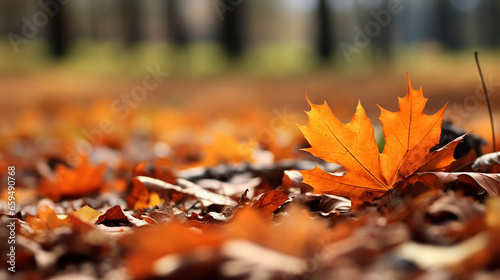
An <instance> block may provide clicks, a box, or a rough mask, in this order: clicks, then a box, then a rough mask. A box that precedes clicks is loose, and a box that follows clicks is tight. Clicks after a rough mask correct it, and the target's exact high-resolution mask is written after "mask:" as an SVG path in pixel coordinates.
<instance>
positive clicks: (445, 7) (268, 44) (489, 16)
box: [0, 0, 500, 147]
mask: <svg viewBox="0 0 500 280" xmlns="http://www.w3.org/2000/svg"><path fill="white" fill-rule="evenodd" d="M0 35H1V37H0V38H1V40H0V92H1V94H0V110H1V112H2V116H3V117H2V119H3V120H2V123H3V124H2V128H1V131H2V134H3V135H10V136H11V137H19V135H21V136H23V137H33V136H36V137H38V138H39V137H41V136H43V135H45V136H47V137H48V135H56V136H57V137H67V138H69V139H73V140H74V139H86V140H87V141H89V142H92V141H91V140H92V139H89V138H92V137H87V136H86V134H85V133H82V129H83V130H84V129H87V131H92V129H94V128H95V127H100V126H99V125H100V121H102V120H103V119H104V118H106V119H110V120H111V121H112V122H113V124H114V125H116V129H113V130H112V132H111V133H109V135H113V137H115V136H116V135H119V136H120V135H121V137H126V136H127V135H128V133H129V132H127V131H129V130H130V131H132V132H131V133H151V132H155V131H156V130H158V131H156V137H157V138H158V137H159V138H160V139H164V140H165V141H167V140H168V141H174V140H172V139H170V138H169V137H170V136H165V135H164V134H165V130H168V128H169V127H172V126H176V124H179V123H189V125H192V123H193V122H194V121H191V122H188V121H186V115H187V114H189V115H190V116H191V117H192V116H193V115H195V116H197V118H198V119H204V120H207V119H209V120H222V121H220V122H219V121H217V122H216V123H215V124H213V123H211V125H212V126H210V127H213V129H214V130H220V131H223V132H225V133H229V134H235V135H237V136H238V138H240V139H242V138H248V137H249V136H250V135H254V136H255V135H259V131H260V132H262V129H263V128H262V127H264V128H269V127H271V126H273V124H270V120H272V119H273V118H280V117H281V118H282V119H281V121H282V124H283V126H281V127H280V129H282V128H283V127H285V126H286V127H289V129H290V130H293V131H297V129H296V127H295V122H299V123H305V121H306V116H305V114H303V113H302V110H304V109H308V105H307V102H306V100H305V98H304V93H305V92H307V94H308V96H309V97H310V99H311V100H312V101H313V102H315V103H320V102H322V101H323V100H327V101H328V103H329V105H330V106H331V107H332V111H333V112H334V113H335V114H336V115H338V116H339V118H340V119H341V120H343V121H348V120H349V118H350V117H351V115H352V114H353V113H354V110H355V106H356V103H357V102H358V100H359V99H361V101H362V103H363V105H364V106H365V109H366V110H367V113H368V115H369V116H370V117H371V118H372V120H373V121H374V123H375V125H377V122H378V120H377V118H378V115H379V113H380V111H379V109H378V108H377V107H376V105H375V104H380V105H381V106H383V107H385V108H387V109H390V110H396V109H397V98H396V96H404V95H405V94H406V92H407V87H408V84H407V78H406V75H405V73H409V75H410V77H411V79H412V83H413V86H414V87H415V88H418V87H419V86H420V85H423V89H424V95H425V96H426V97H429V98H430V102H429V104H428V108H427V109H428V113H431V112H432V113H433V112H435V111H436V110H438V109H439V108H441V107H443V106H444V104H445V103H446V102H450V103H449V104H448V109H447V111H446V118H448V119H451V120H452V121H453V122H454V123H455V124H456V125H458V126H460V127H463V128H464V129H466V130H474V131H475V132H477V133H479V134H481V135H483V136H484V137H485V138H486V139H490V135H489V131H490V129H489V124H488V121H487V120H488V119H487V110H486V106H485V102H484V97H483V95H482V94H483V92H482V88H481V84H480V82H479V75H478V72H477V68H476V65H475V62H474V57H473V52H474V51H476V50H478V51H479V53H480V60H481V65H482V68H483V73H484V75H485V80H486V83H487V85H488V88H489V91H490V95H491V98H492V101H493V109H494V111H495V115H496V117H498V115H499V112H500V106H499V105H498V104H499V102H498V100H499V98H498V93H499V92H500V66H499V63H498V62H499V61H500V56H499V54H500V52H499V51H500V48H499V44H500V2H499V1H495V0H477V1H466V0H434V1H431V0H421V1H410V0H400V1H398V0H316V1H313V0H311V1H304V0H251V1H250V0H169V1H160V0H147V1H139V0H126V1H117V0H109V1H97V0H64V1H63V0H61V1H55V0H41V1H11V0H8V1H2V2H1V3H0ZM152 71H153V72H154V71H156V72H157V75H156V76H155V77H153V78H154V79H152V81H154V82H155V84H154V85H155V86H154V87H153V86H151V87H146V85H145V84H144V80H145V79H146V78H147V77H148V75H152V74H151V73H152ZM167 73H168V74H167ZM158 75H159V76H158ZM138 86H139V87H141V86H142V87H146V88H147V89H146V90H144V91H143V93H142V94H141V95H140V96H139V93H138V92H135V93H134V89H137V87H138ZM134 94H135V95H134ZM120 109H121V110H120ZM120 112H121V113H120ZM125 112H127V113H125ZM158 112H161V114H160V113H158ZM172 112H176V113H175V114H173V113H172ZM256 112H260V113H258V114H257V113H256ZM276 112H281V113H276ZM283 112H287V114H285V115H286V116H287V117H286V119H285V120H283V114H284V113H283ZM259 114H260V115H259ZM255 115H258V116H255ZM249 116H253V117H249ZM255 119H258V120H259V121H255V122H254V123H257V124H255V127H254V128H253V129H249V128H248V127H246V129H247V130H248V131H245V132H241V130H242V127H241V125H239V124H238V122H242V121H245V120H247V121H248V120H255ZM497 119H498V121H497V122H498V123H500V119H499V118H497ZM249 122H251V121H249ZM204 125H206V126H207V125H208V124H207V123H205V124H204ZM271 128H272V127H271ZM243 130H244V129H243ZM272 130H273V132H276V130H277V129H272ZM102 131H103V129H101V132H102ZM183 131H184V132H183V133H186V132H185V130H183ZM181 134H182V133H181ZM103 135H105V138H106V135H107V133H106V132H103ZM187 135H192V134H189V133H188V134H187ZM91 136H92V134H91ZM85 137H87V138H85ZM110 137H111V136H110ZM262 137H264V136H262ZM94 138H96V137H94ZM6 139H7V140H6ZM8 139H9V138H8V137H7V138H4V139H3V140H2V141H3V142H2V144H3V146H4V147H5V146H6V145H7V144H8V141H9V140H8ZM258 140H262V139H258ZM260 142H262V141H260ZM169 144H170V143H169Z"/></svg>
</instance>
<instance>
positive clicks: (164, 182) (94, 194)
mask: <svg viewBox="0 0 500 280" xmlns="http://www.w3.org/2000/svg"><path fill="white" fill-rule="evenodd" d="M404 94H405V93H404V92H402V93H401V94H400V95H401V96H403V95H404ZM412 94H415V96H417V95H418V94H421V91H419V90H413V88H412V87H411V85H410V90H409V91H408V95H407V98H405V99H403V98H402V99H400V102H403V103H404V102H408V103H406V105H405V104H403V105H402V103H400V110H401V111H400V112H399V113H392V112H388V111H384V110H383V114H382V116H384V114H385V118H386V120H385V123H384V120H382V123H383V125H386V124H387V123H391V122H393V121H394V115H391V113H392V114H396V115H397V114H399V115H401V116H403V117H402V118H401V119H400V120H401V124H399V125H394V127H396V128H398V129H396V130H398V132H391V133H390V132H387V131H386V128H387V127H384V128H383V131H379V132H383V133H384V134H385V138H386V139H385V140H386V143H385V144H384V143H383V142H381V141H380V138H381V137H375V135H374V133H375V132H377V130H375V131H374V130H373V128H372V125H371V123H369V120H368V119H367V118H366V115H363V114H364V111H363V110H362V108H360V109H359V110H358V111H357V112H356V114H355V117H354V118H353V120H352V121H351V123H350V124H341V123H340V122H339V123H335V120H336V119H335V117H334V116H333V115H329V114H331V112H330V113H328V110H329V108H327V106H326V105H313V104H311V106H312V108H313V110H312V111H311V112H309V113H308V115H309V123H308V124H307V125H306V126H303V127H302V128H301V130H302V132H303V133H304V135H302V133H301V131H300V130H299V129H297V128H296V127H294V125H293V122H292V120H291V119H290V118H288V115H287V111H286V109H285V110H278V109H276V110H272V111H271V112H267V111H259V110H257V109H256V108H253V109H252V110H248V111H239V112H230V113H229V114H228V115H220V114H218V115H213V116H212V117H210V118H209V117H207V116H206V115H205V116H202V113H200V112H198V113H196V112H194V111H189V112H187V111H181V110H179V109H176V108H162V109H158V110H155V111H151V112H148V114H146V115H143V116H138V115H135V114H133V113H130V114H126V115H125V114H124V116H123V118H122V119H120V121H119V122H117V121H113V119H111V120H109V119H108V116H107V114H109V111H110V110H109V108H110V105H109V104H108V103H96V104H93V105H92V107H91V108H90V109H89V110H88V111H86V112H75V111H73V110H71V108H66V107H57V108H51V110H50V112H46V113H45V114H41V113H33V114H31V115H29V114H28V115H26V116H23V118H20V119H18V120H16V123H14V124H13V126H12V127H15V129H11V130H10V131H8V132H9V133H7V134H6V136H5V137H4V138H3V139H2V140H1V142H0V143H1V144H2V154H1V158H0V174H1V175H2V178H3V179H2V186H3V187H2V193H1V201H0V212H1V215H0V221H1V228H0V236H1V238H0V239H1V243H0V251H1V252H2V255H1V258H2V263H1V264H0V267H1V268H2V270H1V271H0V278H2V279H5V278H7V277H9V279H72V278H75V279H76V278H77V279H160V278H166V279H372V278H376V279H469V278H473V279H497V278H498V277H500V263H499V261H498V260H499V257H500V237H499V236H500V198H498V197H497V195H498V194H499V193H500V182H499V181H500V180H499V177H498V167H499V161H500V160H499V156H498V154H489V155H487V157H486V158H484V157H482V158H480V160H478V157H479V156H480V155H481V147H482V146H483V144H484V143H485V141H484V140H483V139H481V138H479V137H477V136H475V135H474V134H471V133H470V134H467V135H465V136H463V135H464V134H465V132H464V131H462V130H461V129H460V128H457V127H454V126H452V125H451V124H450V123H448V122H446V121H445V122H443V123H442V124H441V122H442V119H443V114H442V113H437V115H434V116H427V115H424V114H423V107H422V106H420V105H421V103H418V102H417V101H415V100H420V101H421V99H417V97H415V99H412V98H413V95H412ZM395 98H396V97H395V96H394V99H395ZM418 98H423V97H420V96H419V97H418ZM408 100H410V101H408ZM414 101H415V103H413V102H414ZM420 101H419V102H420ZM305 102H306V101H305V100H304V103H305ZM430 102H432V99H431V101H430ZM409 104H410V105H411V104H420V105H419V106H409ZM423 104H424V105H423V106H425V102H423ZM325 106H326V107H325ZM405 106H407V107H408V108H410V109H409V112H406V111H405V108H406V107H405ZM417 107H418V108H417ZM415 108H417V109H418V110H416V111H415ZM129 109H130V110H131V109H133V108H129ZM420 109H421V111H419V110H420ZM315 110H316V111H315ZM131 111H132V110H131ZM288 113H290V112H288ZM399 115H398V116H399ZM417 116H418V117H419V118H420V119H423V121H422V120H420V121H419V122H417V121H416V120H417V119H418V118H417ZM436 116H437V117H436ZM365 118H366V119H365ZM382 118H383V117H381V119H382ZM429 118H431V119H432V118H434V119H433V121H429ZM55 119H57V120H63V121H62V122H58V123H57V124H54V123H53V122H54V120H55ZM103 120H104V121H103ZM405 120H412V121H413V122H417V123H413V124H411V121H410V122H409V123H410V124H408V125H406V122H405ZM320 121H321V122H320ZM77 124H78V125H77ZM82 124H86V125H83V126H84V127H86V128H85V129H84V130H81V125H82ZM89 124H95V125H94V126H92V125H89ZM290 124H291V125H290ZM47 125H49V126H51V127H52V128H53V129H52V131H53V134H52V135H44V134H43V133H42V132H41V131H42V130H43V128H44V127H46V126H47ZM318 125H319V126H318ZM426 126H429V127H430V128H429V130H428V131H425V127H426ZM394 127H393V128H394ZM405 129H406V130H405ZM413 129H416V130H418V132H419V133H413V132H414V131H416V130H413ZM68 131H70V132H74V133H76V134H78V133H81V134H83V135H84V136H85V137H86V141H75V140H74V137H71V135H70V136H68V134H69V133H68ZM429 131H431V132H429ZM39 132H40V133H39ZM410 132H412V133H410ZM399 134H401V135H406V136H405V137H407V138H405V139H406V141H401V139H400V138H399V136H398V135H399ZM410 135H411V137H410ZM304 136H305V137H304ZM417 136H418V137H420V138H419V140H418V141H417V140H415V139H416V138H415V137H417ZM462 136H463V139H462V138H460V137H462ZM342 137H344V138H345V139H342ZM457 137H458V138H459V140H455V139H456V138H457ZM376 138H377V142H375V140H376ZM396 138H397V139H399V140H396ZM390 139H392V140H390ZM389 140H390V141H389ZM370 141H371V142H370ZM391 141H392V142H391ZM459 141H461V142H460V144H459ZM397 142H399V143H400V144H399V145H400V146H401V147H402V148H401V147H400V148H401V149H400V150H397V151H395V150H394V149H396V148H394V145H395V144H394V143H397ZM413 142H415V143H413ZM339 143H340V144H339ZM388 143H392V144H388ZM405 143H406V144H405ZM421 143H424V144H421ZM308 145H311V148H310V149H309V151H310V152H311V153H312V154H313V155H316V156H318V157H320V158H322V159H323V160H322V159H319V158H316V157H314V156H311V155H309V154H307V153H305V152H303V151H300V149H301V148H307V147H308ZM391 145H392V146H391ZM405 145H406V146H405ZM450 147H452V148H450ZM391 149H392V151H391ZM379 150H382V153H379ZM378 157H381V158H384V159H379V158H378ZM453 157H454V158H455V159H456V160H455V161H453ZM474 162H475V164H474V165H472V163H474ZM473 167H474V168H473ZM315 170H316V171H315ZM299 171H300V172H299ZM314 172H319V173H314ZM312 173H314V174H313V175H314V176H316V177H314V178H313V179H311V176H313V175H311V174H312ZM318 174H319V175H318ZM349 174H350V175H349ZM353 174H354V175H356V176H353ZM353 177H354V178H353ZM303 180H304V182H303ZM337 181H338V182H337ZM306 183H307V184H306ZM360 189H362V190H360ZM12 270H15V272H12Z"/></svg>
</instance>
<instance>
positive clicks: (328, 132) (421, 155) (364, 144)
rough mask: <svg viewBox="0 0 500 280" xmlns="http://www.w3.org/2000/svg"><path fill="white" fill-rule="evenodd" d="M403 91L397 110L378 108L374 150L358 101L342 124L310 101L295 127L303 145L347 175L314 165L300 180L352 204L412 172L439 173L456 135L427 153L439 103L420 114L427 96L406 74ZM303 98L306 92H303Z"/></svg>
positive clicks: (435, 139) (437, 130) (434, 138)
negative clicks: (380, 143) (379, 137)
mask: <svg viewBox="0 0 500 280" xmlns="http://www.w3.org/2000/svg"><path fill="white" fill-rule="evenodd" d="M408 82H409V87H408V94H407V95H406V96H405V97H403V98H399V110H398V111H397V112H391V111H388V110H385V109H383V108H381V107H380V106H379V108H380V109H381V111H382V112H381V115H380V118H379V119H380V121H381V122H382V126H383V132H384V136H385V147H384V150H383V152H382V153H381V154H380V153H379V150H378V148H377V143H376V141H375V137H374V131H373V126H372V123H371V121H370V119H369V118H368V117H367V116H366V113H365V110H364V109H363V107H362V106H361V103H358V107H357V108H356V113H355V114H354V116H353V118H352V119H351V122H350V123H348V124H344V123H341V122H340V121H339V120H338V119H337V118H336V117H335V116H334V115H333V113H332V111H331V110H330V107H328V104H326V102H324V103H323V104H322V105H314V104H312V103H311V102H310V101H309V99H307V101H308V102H309V104H310V105H311V111H309V112H306V113H307V115H308V117H309V122H308V123H307V125H305V126H299V128H300V130H301V131H302V133H303V134H304V137H305V138H306V139H307V141H308V142H309V144H310V145H311V148H308V149H305V150H306V151H308V152H310V153H311V154H313V155H314V156H317V157H319V158H322V159H324V160H326V161H328V162H332V163H338V164H340V165H342V166H344V167H345V168H346V169H347V174H345V175H343V176H336V175H333V174H330V173H328V172H325V171H323V170H321V169H320V168H318V167H315V168H314V169H312V170H304V171H300V173H301V174H302V176H303V178H304V179H303V182H305V183H307V184H309V185H311V186H312V187H313V188H314V192H315V193H327V194H334V195H340V196H345V197H348V198H350V199H351V203H352V206H353V207H356V206H358V205H359V204H361V203H363V202H364V201H369V200H373V199H374V198H377V197H380V196H382V195H384V194H385V193H387V192H392V190H393V189H394V188H396V187H397V186H398V185H399V184H400V183H401V182H402V181H404V179H405V178H407V177H408V176H410V175H411V174H413V173H415V172H417V171H424V170H425V171H439V170H443V169H444V168H445V167H446V166H448V165H449V164H450V163H452V162H453V161H454V158H453V151H454V149H455V147H456V145H457V144H458V143H459V141H460V140H461V138H457V139H456V140H455V141H453V142H451V143H449V144H448V145H446V146H445V147H443V148H441V149H439V150H436V151H434V152H430V150H431V149H432V148H433V147H435V146H436V145H438V144H439V137H440V134H441V123H442V121H443V112H444V109H445V107H446V106H445V107H443V108H442V109H441V110H439V111H438V112H437V113H435V114H433V115H426V114H424V108H425V104H426V103H427V98H425V97H423V95H422V88H420V89H418V90H415V89H413V87H412V85H411V81H410V77H409V76H408ZM306 98H307V96H306Z"/></svg>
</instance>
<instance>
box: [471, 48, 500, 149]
mask: <svg viewBox="0 0 500 280" xmlns="http://www.w3.org/2000/svg"><path fill="white" fill-rule="evenodd" d="M474 57H475V58H476V65H477V70H478V71H479V76H480V77H481V83H482V84H483V90H484V95H485V96H486V104H488V112H489V113H490V124H491V137H492V140H493V152H496V151H497V148H496V141H495V126H494V125H493V113H492V111H491V105H490V98H489V96H488V90H487V89H486V83H485V82H484V77H483V72H482V71H481V66H480V65H479V58H478V52H477V51H475V52H474Z"/></svg>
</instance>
